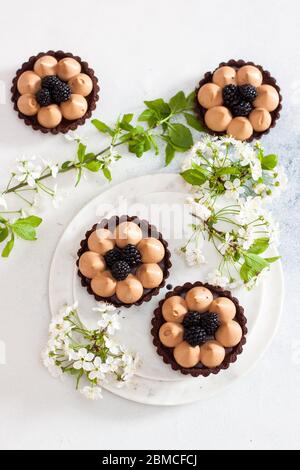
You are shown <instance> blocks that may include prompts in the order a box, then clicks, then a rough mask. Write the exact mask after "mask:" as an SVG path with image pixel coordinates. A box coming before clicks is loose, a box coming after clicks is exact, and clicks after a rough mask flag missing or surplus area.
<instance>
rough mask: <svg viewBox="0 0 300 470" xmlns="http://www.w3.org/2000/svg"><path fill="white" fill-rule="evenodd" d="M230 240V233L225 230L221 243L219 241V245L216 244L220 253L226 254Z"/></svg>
mask: <svg viewBox="0 0 300 470" xmlns="http://www.w3.org/2000/svg"><path fill="white" fill-rule="evenodd" d="M232 240H233V237H232V235H230V233H229V232H226V234H225V239H224V241H223V243H220V245H219V246H218V250H219V252H220V253H221V254H222V255H225V254H226V252H227V250H228V248H230V244H231V242H232Z"/></svg>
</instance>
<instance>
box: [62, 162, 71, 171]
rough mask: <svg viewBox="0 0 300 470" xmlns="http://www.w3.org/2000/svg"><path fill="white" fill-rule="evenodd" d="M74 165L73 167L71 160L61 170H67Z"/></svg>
mask: <svg viewBox="0 0 300 470" xmlns="http://www.w3.org/2000/svg"><path fill="white" fill-rule="evenodd" d="M72 165H73V162H72V161H71V160H68V161H66V162H64V163H63V164H62V165H61V169H62V170H67V169H68V168H69V167H70V166H72Z"/></svg>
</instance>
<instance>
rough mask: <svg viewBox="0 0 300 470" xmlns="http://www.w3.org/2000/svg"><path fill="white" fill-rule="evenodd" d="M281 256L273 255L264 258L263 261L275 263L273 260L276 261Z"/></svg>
mask: <svg viewBox="0 0 300 470" xmlns="http://www.w3.org/2000/svg"><path fill="white" fill-rule="evenodd" d="M280 258H281V256H273V257H272V258H265V261H267V262H268V263H275V261H278V260H279V259H280Z"/></svg>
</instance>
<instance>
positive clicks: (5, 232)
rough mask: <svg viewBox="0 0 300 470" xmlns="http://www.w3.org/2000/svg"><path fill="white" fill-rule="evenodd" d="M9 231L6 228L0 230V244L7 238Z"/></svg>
mask: <svg viewBox="0 0 300 470" xmlns="http://www.w3.org/2000/svg"><path fill="white" fill-rule="evenodd" d="M8 234H9V231H8V228H7V227H4V228H0V243H2V242H4V240H5V239H6V238H7V237H8Z"/></svg>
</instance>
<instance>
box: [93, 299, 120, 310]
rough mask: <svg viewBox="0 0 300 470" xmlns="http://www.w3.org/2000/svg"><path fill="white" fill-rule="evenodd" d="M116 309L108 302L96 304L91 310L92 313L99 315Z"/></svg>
mask: <svg viewBox="0 0 300 470" xmlns="http://www.w3.org/2000/svg"><path fill="white" fill-rule="evenodd" d="M115 310H116V307H115V306H114V305H113V304H109V303H108V302H98V305H97V307H94V308H93V311H94V312H99V313H106V312H114V311H115Z"/></svg>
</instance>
